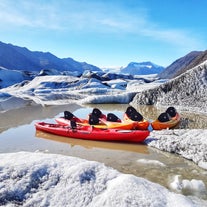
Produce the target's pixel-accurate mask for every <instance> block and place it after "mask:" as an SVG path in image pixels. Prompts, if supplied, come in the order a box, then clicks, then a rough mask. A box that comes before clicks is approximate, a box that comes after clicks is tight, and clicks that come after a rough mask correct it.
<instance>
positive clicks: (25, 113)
mask: <svg viewBox="0 0 207 207" xmlns="http://www.w3.org/2000/svg"><path fill="white" fill-rule="evenodd" d="M79 108H81V106H80V105H77V104H67V105H57V106H46V107H42V106H41V105H37V104H36V105H29V106H25V107H23V108H18V109H12V110H9V111H6V112H3V113H0V133H1V132H3V131H5V130H7V129H9V128H14V127H18V126H21V125H24V124H30V123H31V122H32V121H33V120H41V119H48V118H54V116H56V115H57V114H59V113H61V112H62V111H64V110H70V111H71V112H74V111H75V110H77V109H79Z"/></svg>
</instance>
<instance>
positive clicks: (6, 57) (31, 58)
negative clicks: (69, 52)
mask: <svg viewBox="0 0 207 207" xmlns="http://www.w3.org/2000/svg"><path fill="white" fill-rule="evenodd" d="M0 66H2V67H4V68H8V69H12V70H26V71H41V70H42V69H55V70H58V71H79V72H80V73H82V72H83V71H84V70H93V71H101V69H100V68H98V67H96V66H93V65H90V64H87V63H85V62H78V61H75V60H73V59H72V58H63V59H60V58H58V57H56V56H55V55H53V54H51V53H49V52H38V51H34V52H33V51H30V50H28V49H27V48H25V47H19V46H14V45H12V44H6V43H3V42H0Z"/></svg>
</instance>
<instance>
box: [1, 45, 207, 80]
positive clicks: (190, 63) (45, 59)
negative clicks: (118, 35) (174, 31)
mask: <svg viewBox="0 0 207 207" xmlns="http://www.w3.org/2000/svg"><path fill="white" fill-rule="evenodd" d="M205 60H207V50H206V51H192V52H190V53H189V54H187V55H185V56H184V57H181V58H179V59H177V60H175V61H174V62H173V63H172V64H171V65H169V66H168V67H166V68H164V67H162V66H159V65H156V64H154V63H152V62H150V61H147V62H139V63H138V62H131V63H129V64H128V65H127V66H126V67H119V68H118V69H117V68H116V70H114V73H116V74H130V75H132V76H133V75H148V74H158V78H160V79H171V78H175V77H177V76H179V75H180V74H182V73H184V72H186V71H187V70H189V69H191V68H193V67H195V66H197V65H199V64H200V63H202V62H204V61H205ZM0 67H1V68H0V70H3V69H8V70H16V71H19V72H22V73H24V74H23V75H24V76H25V75H26V76H28V74H29V73H31V72H35V74H38V73H39V75H51V74H56V75H58V74H63V72H64V73H65V74H72V75H75V76H78V75H82V74H83V73H84V71H86V70H89V71H93V72H104V73H111V72H110V70H109V69H108V70H107V69H104V70H102V69H100V68H98V67H97V66H94V65H92V64H88V63H86V62H78V61H75V60H73V59H72V58H70V57H68V58H62V59H61V58H58V57H56V56H55V55H53V54H51V53H50V52H39V51H30V50H29V49H27V48H25V47H19V46H15V45H12V44H6V43H3V42H1V41H0ZM41 71H42V72H41ZM111 71H113V70H111ZM3 72H5V71H3ZM6 72H7V73H8V74H9V73H10V72H9V71H6ZM30 77H31V75H30ZM30 77H29V78H30ZM0 79H2V77H0Z"/></svg>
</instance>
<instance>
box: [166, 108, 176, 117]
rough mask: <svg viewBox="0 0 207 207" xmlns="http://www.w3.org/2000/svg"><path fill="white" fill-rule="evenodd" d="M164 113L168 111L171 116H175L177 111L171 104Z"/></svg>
mask: <svg viewBox="0 0 207 207" xmlns="http://www.w3.org/2000/svg"><path fill="white" fill-rule="evenodd" d="M166 113H168V114H169V115H170V116H171V117H175V116H176V114H177V111H176V109H175V108H174V107H173V106H171V107H169V108H167V110H166Z"/></svg>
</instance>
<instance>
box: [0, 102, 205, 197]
mask: <svg viewBox="0 0 207 207" xmlns="http://www.w3.org/2000/svg"><path fill="white" fill-rule="evenodd" d="M93 107H98V108H99V109H101V111H102V112H103V113H105V114H107V113H109V112H112V113H114V114H116V115H117V116H119V117H120V118H122V116H123V113H124V112H125V110H126V108H127V107H128V105H125V104H124V105H123V104H102V105H87V106H85V107H83V106H79V105H76V104H70V105H63V106H48V107H41V106H39V105H34V106H27V107H24V108H20V109H13V110H10V111H8V112H4V113H0V153H8V152H18V151H30V152H35V151H41V152H46V153H56V154H63V155H68V156H73V157H80V158H84V159H87V160H95V161H99V162H103V163H105V165H107V166H110V167H113V168H114V169H117V170H119V171H120V172H123V173H130V174H134V175H136V176H139V177H143V178H146V179H148V180H151V181H153V182H156V183H159V184H161V185H163V186H165V187H167V188H169V183H170V182H171V181H172V179H173V176H175V175H181V176H182V178H183V179H188V180H192V179H196V180H202V181H203V182H204V183H205V185H206V187H207V171H205V170H203V169H201V168H199V167H198V166H197V165H195V164H194V163H193V162H191V161H188V160H186V159H184V158H182V157H179V156H178V155H175V154H170V153H166V152H162V151H159V150H156V149H154V148H150V147H147V146H146V145H144V144H128V143H113V142H95V141H87V140H77V139H70V138H65V137H59V136H55V135H50V134H47V133H43V132H39V131H36V130H35V128H34V123H35V122H37V121H45V122H52V123H55V120H54V118H55V117H59V116H62V115H63V111H65V110H68V111H70V112H72V113H73V114H75V115H76V116H78V117H82V118H86V117H87V115H88V114H89V113H90V112H91V111H92V109H93ZM137 110H138V111H139V112H140V113H141V114H142V115H143V116H144V117H145V118H147V119H149V120H153V119H155V118H156V117H157V116H158V115H159V114H160V113H161V112H162V109H158V108H155V107H152V106H142V107H141V106H140V107H139V108H137ZM180 113H181V116H182V120H181V124H180V125H179V126H178V128H191V129H192V128H195V129H196V128H202V129H207V116H205V115H199V114H192V113H182V112H180ZM140 160H142V161H143V160H144V162H140ZM149 160H150V161H152V160H153V161H154V160H156V161H159V163H161V164H163V165H159V164H147V161H149ZM186 194H188V193H186ZM199 196H200V197H202V198H204V199H207V196H206V195H199Z"/></svg>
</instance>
